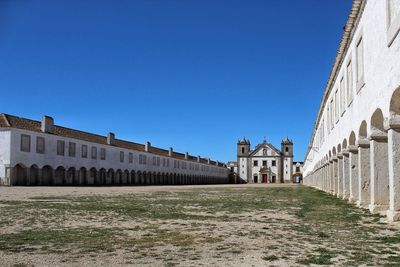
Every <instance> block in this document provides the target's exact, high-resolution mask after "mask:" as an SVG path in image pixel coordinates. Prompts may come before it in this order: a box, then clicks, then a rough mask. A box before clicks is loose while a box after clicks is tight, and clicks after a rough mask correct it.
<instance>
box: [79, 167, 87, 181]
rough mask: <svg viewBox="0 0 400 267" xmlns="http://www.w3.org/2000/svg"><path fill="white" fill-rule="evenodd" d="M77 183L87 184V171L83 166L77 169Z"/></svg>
mask: <svg viewBox="0 0 400 267" xmlns="http://www.w3.org/2000/svg"><path fill="white" fill-rule="evenodd" d="M79 184H80V185H87V184H88V179H87V171H86V168H85V167H82V168H80V169H79Z"/></svg>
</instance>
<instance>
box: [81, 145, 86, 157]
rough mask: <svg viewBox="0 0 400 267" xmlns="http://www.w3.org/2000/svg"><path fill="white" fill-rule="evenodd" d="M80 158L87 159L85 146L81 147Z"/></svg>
mask: <svg viewBox="0 0 400 267" xmlns="http://www.w3.org/2000/svg"><path fill="white" fill-rule="evenodd" d="M81 153H82V158H87V145H82V151H81Z"/></svg>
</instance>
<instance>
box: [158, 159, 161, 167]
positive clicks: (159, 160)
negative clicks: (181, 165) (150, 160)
mask: <svg viewBox="0 0 400 267" xmlns="http://www.w3.org/2000/svg"><path fill="white" fill-rule="evenodd" d="M160 165H161V159H160V157H157V166H160Z"/></svg>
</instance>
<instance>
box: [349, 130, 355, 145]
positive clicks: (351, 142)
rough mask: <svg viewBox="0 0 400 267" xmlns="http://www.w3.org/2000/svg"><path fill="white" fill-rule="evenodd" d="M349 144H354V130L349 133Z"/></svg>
mask: <svg viewBox="0 0 400 267" xmlns="http://www.w3.org/2000/svg"><path fill="white" fill-rule="evenodd" d="M349 145H351V146H355V145H356V134H355V133H354V132H351V134H350V137H349Z"/></svg>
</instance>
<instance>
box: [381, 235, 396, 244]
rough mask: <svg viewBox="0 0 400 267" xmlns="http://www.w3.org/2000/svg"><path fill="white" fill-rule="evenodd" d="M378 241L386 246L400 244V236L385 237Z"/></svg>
mask: <svg viewBox="0 0 400 267" xmlns="http://www.w3.org/2000/svg"><path fill="white" fill-rule="evenodd" d="M377 240H379V241H382V242H383V243H386V244H399V243H400V236H383V237H378V238H377Z"/></svg>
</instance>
